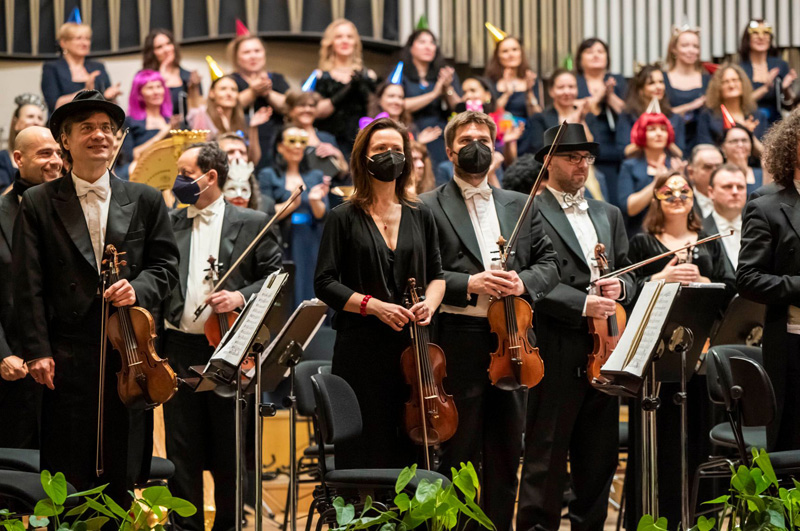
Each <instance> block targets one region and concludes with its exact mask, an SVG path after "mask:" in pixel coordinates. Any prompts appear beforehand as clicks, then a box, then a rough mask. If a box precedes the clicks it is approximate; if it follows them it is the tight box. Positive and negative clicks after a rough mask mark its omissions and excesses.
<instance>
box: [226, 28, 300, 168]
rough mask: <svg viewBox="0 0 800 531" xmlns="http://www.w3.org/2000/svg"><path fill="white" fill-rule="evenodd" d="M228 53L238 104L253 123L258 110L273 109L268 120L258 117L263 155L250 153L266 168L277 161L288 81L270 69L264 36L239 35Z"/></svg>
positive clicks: (260, 111) (259, 141)
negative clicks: (274, 157)
mask: <svg viewBox="0 0 800 531" xmlns="http://www.w3.org/2000/svg"><path fill="white" fill-rule="evenodd" d="M228 55H229V60H230V62H231V63H232V64H233V65H234V72H233V74H231V78H232V79H233V80H234V81H235V82H236V87H237V89H238V99H239V105H240V106H241V108H242V111H243V112H244V114H245V115H246V116H248V118H249V120H250V125H251V126H252V124H253V120H254V119H255V116H256V115H257V114H262V115H263V113H265V112H267V109H268V108H269V109H270V113H271V114H270V115H267V116H266V117H265V118H266V119H265V120H262V119H258V120H257V127H258V142H257V144H258V145H259V147H260V150H261V154H262V155H261V157H262V158H261V159H258V158H257V157H253V156H251V160H252V161H253V162H254V163H255V164H256V167H257V168H259V169H260V168H264V167H266V166H269V165H271V164H272V163H273V162H274V161H273V160H272V146H273V145H274V144H275V134H276V133H277V131H278V130H279V129H280V128H281V127H282V125H283V120H284V117H283V115H282V114H281V112H282V111H283V107H284V104H285V96H284V95H285V94H286V92H287V91H288V90H289V83H288V82H287V81H286V78H284V76H283V74H280V73H278V72H271V71H268V70H267V50H266V48H265V47H264V43H263V42H262V41H261V39H260V38H258V37H257V36H255V35H250V34H249V33H248V34H247V35H241V36H239V37H236V38H235V39H234V40H233V41H231V43H230V44H229V45H228ZM262 109H264V110H262ZM250 144H251V145H252V144H253V142H252V141H251V142H250ZM251 149H252V148H251Z"/></svg>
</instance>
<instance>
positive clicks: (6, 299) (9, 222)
mask: <svg viewBox="0 0 800 531" xmlns="http://www.w3.org/2000/svg"><path fill="white" fill-rule="evenodd" d="M18 210H19V197H18V196H17V194H16V193H15V192H14V191H13V190H12V191H10V192H9V193H7V194H6V195H4V196H0V271H3V272H4V274H3V275H2V278H0V360H2V359H3V358H7V357H8V356H11V355H12V354H15V355H18V354H19V341H17V334H16V333H15V332H16V327H15V326H14V302H13V301H14V298H13V296H12V293H11V292H12V289H13V282H12V281H11V275H10V271H11V242H13V241H14V219H15V218H16V217H17V211H18Z"/></svg>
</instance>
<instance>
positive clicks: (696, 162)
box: [686, 144, 724, 218]
mask: <svg viewBox="0 0 800 531" xmlns="http://www.w3.org/2000/svg"><path fill="white" fill-rule="evenodd" d="M723 162H724V160H723V159H722V153H720V151H719V149H718V148H717V146H713V145H711V144H698V145H696V146H695V147H694V148H692V152H691V154H690V155H689V163H688V164H687V165H686V176H687V177H689V184H691V185H692V188H694V203H695V205H696V207H697V208H699V209H700V214H701V216H702V217H703V218H705V217H707V216H708V215H709V214H711V212H712V211H713V210H714V203H713V201H712V200H711V197H709V195H710V194H709V192H708V183H709V181H710V179H711V174H712V173H713V172H714V170H716V169H717V168H719V167H720V166H721V165H722V163H723Z"/></svg>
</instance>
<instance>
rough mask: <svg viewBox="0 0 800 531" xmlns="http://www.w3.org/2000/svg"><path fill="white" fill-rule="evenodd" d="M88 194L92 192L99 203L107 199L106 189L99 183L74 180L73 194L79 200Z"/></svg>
mask: <svg viewBox="0 0 800 531" xmlns="http://www.w3.org/2000/svg"><path fill="white" fill-rule="evenodd" d="M89 192H94V193H95V195H97V197H98V198H99V199H100V201H105V200H106V197H108V192H109V190H108V188H105V187H104V186H103V185H101V184H100V183H99V182H93V183H90V182H86V181H84V180H82V179H76V180H75V194H76V195H77V196H78V197H79V198H81V197H84V196H86V195H87V194H88V193H89Z"/></svg>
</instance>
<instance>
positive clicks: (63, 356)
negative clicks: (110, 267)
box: [12, 90, 178, 506]
mask: <svg viewBox="0 0 800 531" xmlns="http://www.w3.org/2000/svg"><path fill="white" fill-rule="evenodd" d="M124 118H125V113H124V112H123V111H122V109H120V108H119V107H118V106H117V105H115V104H114V103H111V102H109V101H106V100H105V99H104V98H103V96H102V95H101V94H100V93H99V92H97V91H93V90H92V91H81V92H79V93H78V94H77V95H76V96H75V98H74V99H73V100H72V102H70V103H67V104H65V105H63V106H62V107H59V108H58V109H56V111H55V112H54V113H53V115H52V116H51V118H50V123H49V127H50V130H51V132H52V133H53V136H54V138H56V139H57V140H58V142H59V144H60V145H61V149H62V152H63V154H64V158H65V159H66V160H67V161H69V162H70V163H71V168H72V171H71V172H70V173H69V174H68V175H66V176H65V177H63V178H61V179H58V180H55V181H52V182H49V183H45V184H42V185H40V186H36V187H33V188H31V189H29V190H27V191H26V192H25V193H24V194H23V196H22V203H21V204H20V209H19V214H18V216H17V222H16V224H15V227H14V242H13V267H12V273H13V280H14V302H15V311H16V313H17V315H18V316H20V319H21V320H24V323H23V322H21V323H20V325H21V326H19V329H20V335H21V337H20V344H21V345H22V358H23V359H24V360H25V361H26V363H27V366H28V371H29V373H30V374H31V376H33V379H34V380H35V381H36V382H38V383H40V384H42V385H45V386H46V387H47V388H46V389H45V392H44V397H43V403H42V424H41V432H42V436H41V468H42V469H43V470H44V469H47V470H49V471H51V472H52V473H55V472H63V473H64V475H65V476H66V478H67V481H69V482H70V483H72V484H73V485H74V486H75V487H76V488H78V489H79V490H82V489H86V488H90V487H92V486H94V485H102V484H104V483H110V485H109V487H108V488H107V489H106V491H105V492H106V493H108V494H109V495H110V496H111V497H112V498H113V499H114V500H115V501H117V502H118V503H121V504H123V506H125V505H127V500H128V493H127V491H128V490H129V489H131V488H132V487H133V484H134V481H135V480H136V479H137V476H139V474H140V469H141V464H142V462H143V461H144V460H146V461H145V462H147V463H149V461H150V455H151V452H150V448H147V447H146V445H145V426H144V423H145V417H144V414H143V412H142V411H133V410H129V409H127V408H126V407H125V406H124V405H123V404H122V402H121V400H120V399H119V396H118V394H117V385H116V377H115V373H116V371H117V370H119V364H120V359H119V356H116V355H114V356H112V355H111V354H112V351H111V349H109V350H108V362H107V364H106V369H107V370H106V374H104V375H102V376H103V377H104V378H105V382H106V384H105V395H104V402H103V403H104V408H105V414H104V416H103V431H102V435H103V437H102V439H101V438H100V437H99V435H100V434H99V433H98V430H97V412H98V395H99V393H98V389H99V378H100V377H101V375H100V373H99V370H100V364H99V354H100V341H101V339H100V338H101V333H100V331H101V320H102V317H103V316H102V312H101V297H104V298H105V299H106V301H107V302H108V303H109V304H111V305H113V307H122V306H130V305H133V304H136V305H137V306H141V307H144V308H146V309H151V310H152V309H154V308H156V307H158V305H159V304H160V303H161V301H162V300H163V299H164V298H166V297H167V295H168V294H169V292H170V290H171V289H172V288H173V287H174V286H175V284H176V282H177V279H178V250H177V247H176V245H175V237H174V236H173V234H172V228H171V227H170V222H169V217H168V215H167V210H166V207H165V205H164V201H163V199H162V198H161V193H160V192H159V191H158V190H156V189H155V188H150V187H148V186H146V185H142V184H137V183H131V182H126V181H122V180H120V179H118V178H116V177H114V176H112V175H110V172H109V171H108V169H107V162H108V160H109V159H110V158H111V149H112V146H113V145H114V134H115V132H116V131H117V130H118V129H119V128H120V127H121V126H122V123H123V120H124ZM107 244H113V245H114V246H116V248H117V250H119V251H120V252H124V253H126V254H125V255H124V256H123V258H124V260H125V261H126V262H127V265H126V266H124V267H123V268H122V269H121V271H120V276H121V280H119V281H117V282H115V283H114V284H112V285H111V286H110V287H108V289H106V290H105V292H103V293H101V292H100V285H101V284H100V265H101V260H102V258H103V250H104V247H105V245H107ZM111 311H112V312H114V311H115V310H114V309H113V308H112V310H111ZM23 324H24V326H22V325H23ZM100 440H102V450H103V455H104V461H103V463H102V466H101V467H98V466H97V465H98V463H96V457H97V446H98V441H100ZM98 468H102V469H103V471H102V473H101V472H98V470H97V469H98Z"/></svg>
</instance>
